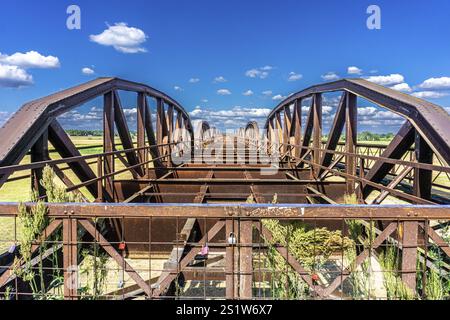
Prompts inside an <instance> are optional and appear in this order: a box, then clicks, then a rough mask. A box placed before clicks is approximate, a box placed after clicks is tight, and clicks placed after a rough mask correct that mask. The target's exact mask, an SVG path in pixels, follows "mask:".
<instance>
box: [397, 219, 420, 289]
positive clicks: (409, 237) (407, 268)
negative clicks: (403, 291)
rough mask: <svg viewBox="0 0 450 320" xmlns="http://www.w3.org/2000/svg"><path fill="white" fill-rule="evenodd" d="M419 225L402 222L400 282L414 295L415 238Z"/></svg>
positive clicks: (411, 222) (412, 222)
mask: <svg viewBox="0 0 450 320" xmlns="http://www.w3.org/2000/svg"><path fill="white" fill-rule="evenodd" d="M418 232H419V224H418V222H417V221H405V222H403V250H402V270H401V275H402V281H403V282H404V283H405V284H406V285H407V286H408V288H409V289H411V291H412V292H413V293H414V294H415V293H416V273H417V242H418V241H417V240H418V239H417V238H418Z"/></svg>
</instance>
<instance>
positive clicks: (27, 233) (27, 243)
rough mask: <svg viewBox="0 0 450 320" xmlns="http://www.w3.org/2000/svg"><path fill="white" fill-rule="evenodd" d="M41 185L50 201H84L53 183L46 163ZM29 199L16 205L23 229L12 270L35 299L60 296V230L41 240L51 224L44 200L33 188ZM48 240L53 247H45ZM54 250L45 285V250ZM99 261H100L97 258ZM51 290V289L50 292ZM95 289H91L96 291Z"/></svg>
mask: <svg viewBox="0 0 450 320" xmlns="http://www.w3.org/2000/svg"><path fill="white" fill-rule="evenodd" d="M40 184H41V186H42V187H43V188H44V189H45V192H46V196H47V197H46V200H47V202H49V203H68V202H83V199H82V196H81V195H78V194H73V193H69V192H66V189H65V187H64V186H61V185H58V184H57V183H56V175H55V173H54V171H53V169H52V168H50V167H49V166H46V167H45V168H44V169H43V172H42V179H41V181H40ZM31 198H32V202H34V205H33V206H31V207H28V208H27V206H26V205H25V204H23V203H20V204H19V208H18V209H19V219H18V221H19V228H21V230H22V236H21V239H20V242H19V244H20V250H19V253H20V258H17V257H16V259H15V261H14V265H13V269H14V273H15V274H16V275H17V277H19V278H21V279H22V280H23V281H25V282H27V283H28V284H29V286H30V288H31V290H32V294H33V298H34V299H62V298H63V292H62V291H63V290H62V285H63V283H64V278H63V275H62V272H61V270H60V268H59V264H60V261H58V253H57V252H58V250H59V249H60V248H59V247H58V244H57V243H58V242H60V241H61V238H62V237H61V232H60V231H59V232H58V231H56V232H54V234H53V235H52V236H50V237H49V238H48V239H47V240H46V241H40V240H39V239H40V237H41V236H42V233H43V231H44V230H45V228H46V227H47V226H48V225H49V224H50V223H51V220H50V219H49V218H48V216H47V207H46V205H45V202H44V201H43V200H42V199H40V198H39V196H38V194H37V192H36V191H34V190H32V192H31ZM47 243H52V248H48V247H47ZM34 244H36V245H37V246H38V247H37V252H38V254H37V255H36V259H38V260H37V261H38V265H37V266H34V267H33V258H34V256H33V254H32V251H33V250H32V247H33V245H34ZM51 249H53V251H52V252H51V254H50V255H48V256H47V257H46V258H47V259H49V260H50V261H51V263H52V266H53V267H52V280H51V281H50V283H49V285H48V287H46V281H45V278H44V271H43V261H44V259H46V258H44V253H46V252H47V251H48V250H51ZM100 264H101V261H100ZM50 291H51V292H50ZM96 293H97V292H94V294H96Z"/></svg>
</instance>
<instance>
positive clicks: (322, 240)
mask: <svg viewBox="0 0 450 320" xmlns="http://www.w3.org/2000/svg"><path fill="white" fill-rule="evenodd" d="M249 201H250V198H249ZM276 202H277V195H275V196H274V199H273V201H272V203H276ZM262 223H263V225H264V226H265V227H266V228H267V229H268V230H269V231H270V232H271V233H272V237H273V238H272V239H271V240H270V241H269V240H268V239H266V242H267V244H268V246H269V250H268V253H267V262H268V268H269V269H270V270H271V276H272V282H271V290H272V295H273V297H274V298H279V299H304V298H308V297H309V296H310V288H309V286H308V285H307V284H306V283H305V282H304V280H303V279H302V278H301V277H300V275H299V274H298V273H297V272H295V270H293V269H292V267H290V266H289V265H288V264H287V262H286V260H285V257H283V256H281V254H280V253H279V252H278V251H277V250H276V247H277V246H283V247H285V248H287V250H288V252H289V253H290V254H291V255H292V256H293V257H295V259H296V260H297V261H300V262H301V264H302V266H303V267H304V268H305V269H306V270H307V271H309V272H310V273H314V272H315V271H316V270H319V269H321V268H322V267H323V265H324V264H325V263H326V262H327V261H328V259H329V258H330V256H331V255H332V254H334V253H337V252H341V251H344V252H345V251H347V250H349V249H352V248H353V247H354V243H353V241H352V240H351V239H349V238H347V237H343V236H342V234H341V232H340V231H330V230H328V229H327V228H313V227H311V226H309V225H307V224H306V223H303V222H299V221H295V222H280V221H279V220H273V219H268V220H263V222H262Z"/></svg>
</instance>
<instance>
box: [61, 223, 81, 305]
mask: <svg viewBox="0 0 450 320" xmlns="http://www.w3.org/2000/svg"><path fill="white" fill-rule="evenodd" d="M77 235H78V232H77V220H76V219H72V218H70V217H65V218H64V219H63V270H64V299H66V300H76V299H77V295H78V261H77V260H78V250H77Z"/></svg>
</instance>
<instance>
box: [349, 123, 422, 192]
mask: <svg viewBox="0 0 450 320" xmlns="http://www.w3.org/2000/svg"><path fill="white" fill-rule="evenodd" d="M414 138H415V130H414V127H413V126H412V125H411V124H410V123H409V122H406V123H405V124H404V125H403V126H402V127H401V129H400V130H399V132H398V133H397V135H396V136H395V137H394V139H393V140H392V142H391V143H390V144H389V145H388V147H387V148H386V150H385V151H384V152H383V154H382V157H383V158H391V159H401V158H402V157H403V155H404V154H405V153H406V152H407V151H408V149H409V148H410V147H411V145H412V144H413V143H414ZM393 166H394V165H393V164H391V163H386V162H384V161H383V160H378V161H377V162H376V163H375V164H374V165H373V166H372V168H370V170H369V172H368V173H367V174H366V175H365V178H366V179H367V180H369V181H371V182H375V183H379V182H381V181H382V180H383V179H384V178H385V177H386V175H387V174H388V173H389V171H391V170H392V168H393ZM359 188H360V187H358V189H359ZM372 190H373V187H372V186H371V185H366V186H365V187H364V188H362V195H363V198H364V199H365V198H367V196H368V195H369V194H370V192H371V191H372Z"/></svg>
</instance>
